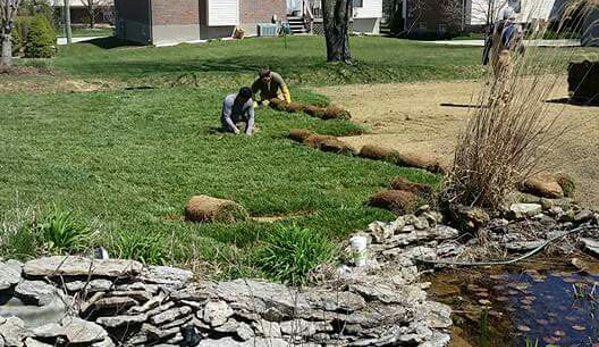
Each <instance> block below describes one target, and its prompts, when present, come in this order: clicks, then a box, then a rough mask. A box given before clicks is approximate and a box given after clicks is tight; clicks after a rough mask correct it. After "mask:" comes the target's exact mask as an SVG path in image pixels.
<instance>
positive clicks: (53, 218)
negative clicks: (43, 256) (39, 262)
mask: <svg viewBox="0 0 599 347" xmlns="http://www.w3.org/2000/svg"><path fill="white" fill-rule="evenodd" d="M33 228H34V231H35V234H36V236H37V237H38V238H39V240H40V241H41V243H42V244H43V245H44V247H45V248H46V250H47V251H48V252H49V253H51V254H63V253H70V252H75V251H80V250H82V249H83V248H84V247H85V246H86V243H87V240H88V237H89V235H90V229H89V227H88V226H85V225H82V224H80V223H78V222H77V221H76V219H75V218H74V216H73V213H72V212H67V211H63V210H61V209H59V208H57V207H53V208H52V209H51V210H50V211H49V212H48V213H47V214H46V215H45V216H43V217H42V220H41V222H38V223H36V222H34V225H33Z"/></svg>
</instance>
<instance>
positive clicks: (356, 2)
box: [353, 0, 364, 7]
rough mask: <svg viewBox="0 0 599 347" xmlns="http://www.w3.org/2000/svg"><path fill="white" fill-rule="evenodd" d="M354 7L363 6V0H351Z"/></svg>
mask: <svg viewBox="0 0 599 347" xmlns="http://www.w3.org/2000/svg"><path fill="white" fill-rule="evenodd" d="M353 1H354V7H364V0H353Z"/></svg>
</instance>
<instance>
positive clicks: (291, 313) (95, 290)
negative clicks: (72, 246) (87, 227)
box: [0, 257, 451, 347]
mask: <svg viewBox="0 0 599 347" xmlns="http://www.w3.org/2000/svg"><path fill="white" fill-rule="evenodd" d="M407 265H408V266H406V267H402V268H401V272H399V273H398V272H395V274H394V275H393V276H395V277H394V278H392V279H390V278H387V277H385V278H383V277H380V276H377V275H376V274H374V273H375V272H376V271H375V269H374V268H373V267H366V268H364V269H361V270H360V271H357V270H356V269H354V270H352V271H348V272H347V273H345V274H344V275H343V276H341V277H342V278H340V280H339V281H336V282H335V283H334V285H331V284H330V283H329V285H328V286H327V287H319V288H305V289H302V290H300V289H296V288H292V287H287V286H284V285H281V284H275V283H268V282H263V281H255V280H236V281H230V282H220V283H214V282H194V281H193V280H192V279H193V274H192V273H191V272H189V271H186V270H182V269H177V268H170V267H161V266H149V267H144V266H142V265H141V264H140V263H138V262H135V261H130V260H93V259H88V258H81V257H49V258H43V259H36V260H32V261H29V262H27V263H25V264H21V263H19V262H17V261H6V262H0V297H1V298H2V301H0V317H4V318H0V346H7V347H21V346H27V347H34V346H35V347H37V346H66V345H73V344H75V345H77V346H93V347H110V346H115V345H118V346H201V347H210V346H220V347H228V346H231V347H233V346H235V347H237V346H248V347H249V346H252V347H254V346H281V347H282V346H292V345H293V346H295V345H297V346H309V347H312V346H313V347H316V346H423V347H433V346H439V347H440V346H445V345H446V344H447V343H448V342H449V335H447V334H446V333H445V332H444V330H443V329H445V328H447V327H448V326H449V325H451V319H450V318H449V315H450V309H449V308H448V307H447V306H444V305H442V304H438V303H435V302H430V301H427V300H426V293H425V292H424V291H423V289H422V285H420V284H418V283H415V280H416V279H417V277H418V276H417V274H418V273H417V270H416V268H415V267H413V265H412V264H407ZM399 269H400V268H397V270H399ZM330 288H335V289H334V290H333V289H330ZM40 312H45V314H44V316H45V317H44V319H40V317H36V316H37V314H38V313H40Z"/></svg>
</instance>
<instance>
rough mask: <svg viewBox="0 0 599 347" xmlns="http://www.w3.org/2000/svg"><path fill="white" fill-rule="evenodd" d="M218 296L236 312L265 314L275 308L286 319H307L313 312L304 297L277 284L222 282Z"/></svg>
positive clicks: (242, 281) (237, 281)
mask: <svg viewBox="0 0 599 347" xmlns="http://www.w3.org/2000/svg"><path fill="white" fill-rule="evenodd" d="M216 295H217V296H218V297H219V298H220V299H222V300H225V301H227V302H228V303H229V306H231V308H233V309H234V310H237V309H244V310H246V311H249V312H256V313H263V312H266V311H267V310H268V309H269V308H275V309H277V310H278V311H279V312H280V313H281V314H282V315H283V316H284V317H293V316H296V317H305V316H309V315H310V311H311V310H312V308H311V307H310V305H309V304H308V302H307V301H306V298H305V296H304V295H302V294H301V293H298V292H297V291H296V290H295V289H291V288H288V287H286V286H284V285H282V284H276V283H267V282H256V281H250V280H236V281H231V282H222V283H218V285H217V286H216Z"/></svg>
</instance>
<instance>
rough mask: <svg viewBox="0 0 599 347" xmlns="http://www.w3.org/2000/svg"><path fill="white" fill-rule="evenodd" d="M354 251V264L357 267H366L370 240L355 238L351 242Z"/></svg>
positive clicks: (362, 237)
mask: <svg viewBox="0 0 599 347" xmlns="http://www.w3.org/2000/svg"><path fill="white" fill-rule="evenodd" d="M349 242H350V244H351V248H352V250H353V251H354V264H355V265H356V267H361V266H364V265H366V259H367V252H366V248H367V247H368V239H367V238H366V237H365V236H354V237H352V238H351V239H350V240H349Z"/></svg>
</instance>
